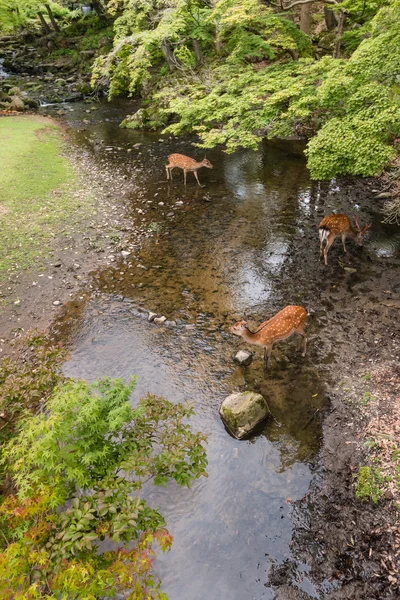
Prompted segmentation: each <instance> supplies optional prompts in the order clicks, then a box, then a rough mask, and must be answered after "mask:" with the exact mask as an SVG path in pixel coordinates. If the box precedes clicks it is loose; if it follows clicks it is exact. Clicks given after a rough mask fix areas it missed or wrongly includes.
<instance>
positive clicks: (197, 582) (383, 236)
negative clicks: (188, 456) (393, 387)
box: [61, 105, 399, 600]
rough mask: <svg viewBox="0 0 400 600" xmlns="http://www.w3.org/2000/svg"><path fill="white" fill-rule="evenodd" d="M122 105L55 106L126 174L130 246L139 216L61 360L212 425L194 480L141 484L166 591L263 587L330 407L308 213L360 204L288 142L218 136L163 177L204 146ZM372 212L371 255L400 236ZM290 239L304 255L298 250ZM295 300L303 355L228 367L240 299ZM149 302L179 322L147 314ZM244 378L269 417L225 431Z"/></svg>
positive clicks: (236, 594)
mask: <svg viewBox="0 0 400 600" xmlns="http://www.w3.org/2000/svg"><path fill="white" fill-rule="evenodd" d="M80 111H81V112H80ZM125 113H126V109H124V107H123V106H122V107H119V106H118V105H114V106H113V107H110V106H100V107H99V108H98V110H97V111H96V112H95V114H94V111H93V112H92V113H91V114H90V115H87V114H86V113H85V112H83V109H82V108H81V109H79V108H78V107H75V111H74V112H70V113H69V114H68V115H67V116H66V117H65V118H66V120H67V123H68V126H69V127H70V129H71V132H72V135H73V136H74V139H75V141H76V143H77V144H79V145H80V146H81V147H82V148H83V149H84V150H85V151H86V152H89V153H90V154H91V155H92V156H93V160H95V161H98V164H99V165H100V166H101V165H102V164H107V168H108V169H110V170H111V171H112V169H113V168H115V169H116V170H118V172H119V174H120V175H121V173H122V175H123V176H125V177H128V178H129V179H131V181H132V191H131V193H130V195H129V197H128V198H125V200H124V207H123V210H124V211H125V214H126V215H127V217H128V219H129V221H130V223H131V230H128V231H126V232H124V235H125V237H126V240H127V241H128V242H129V240H131V241H132V244H131V247H132V248H135V247H136V246H135V244H136V242H135V238H134V231H135V229H136V228H140V229H141V231H142V232H144V233H146V232H147V234H148V235H149V237H148V238H146V237H145V238H144V243H143V244H142V246H141V247H140V248H139V247H137V250H136V251H132V252H131V254H130V255H129V256H128V257H127V258H125V259H123V258H119V257H118V258H117V260H115V261H113V262H112V264H110V266H109V267H108V268H105V269H104V271H102V272H100V273H97V274H96V276H95V278H94V281H95V282H96V289H95V291H94V292H93V293H92V294H90V295H89V296H88V297H87V298H85V300H84V301H82V302H80V303H77V304H76V307H75V311H74V310H73V308H70V310H71V311H72V312H71V313H70V314H68V312H67V314H66V315H65V317H64V321H63V324H62V325H61V327H64V331H65V332H67V331H68V337H69V343H70V346H71V358H70V360H69V362H68V363H67V365H66V368H65V371H66V374H67V375H70V376H73V377H81V378H85V379H88V380H94V379H96V378H98V377H101V376H104V375H108V376H111V377H125V378H129V376H130V375H132V374H134V375H137V376H138V382H137V386H136V390H135V392H134V395H133V398H132V401H133V402H136V401H137V399H138V398H139V397H140V396H142V395H144V394H146V393H147V392H153V393H155V394H159V395H163V396H166V397H167V398H168V399H170V400H171V401H181V400H186V399H187V400H189V401H191V402H192V403H193V404H194V406H195V410H196V415H195V417H194V418H193V427H194V428H196V429H198V430H201V431H202V432H204V433H207V434H208V435H209V438H208V459H209V466H208V478H201V479H200V480H198V481H196V482H195V483H194V485H193V486H192V488H191V489H181V488H178V487H177V486H176V485H175V484H172V483H171V484H169V485H168V486H167V487H166V488H152V489H151V488H149V489H148V490H147V492H146V493H147V498H148V500H149V502H150V503H151V504H152V505H154V506H159V507H160V509H161V512H162V514H163V515H164V516H165V518H166V520H167V524H168V528H169V530H170V532H171V533H172V535H173V536H174V544H173V547H172V550H171V551H170V552H169V553H168V554H167V555H163V556H160V557H159V558H158V559H157V561H156V563H155V569H156V572H157V574H158V575H159V576H160V577H161V579H162V581H163V589H164V590H165V592H166V593H167V594H168V596H169V598H170V599H171V600H197V599H200V598H207V599H209V600H220V599H222V598H229V599H230V600H243V599H246V600H248V599H257V600H259V599H261V598H262V599H273V598H276V590H275V588H274V587H273V586H272V585H271V584H270V583H269V576H270V573H271V569H273V568H274V567H276V566H279V565H281V564H282V563H283V562H284V561H286V560H289V559H292V555H291V537H292V531H293V527H294V521H293V508H292V506H293V502H295V501H296V500H298V499H300V498H302V497H303V496H304V495H305V494H306V493H307V490H308V488H309V485H310V481H311V479H312V478H313V477H315V476H317V475H318V462H317V453H318V449H319V447H320V442H321V435H322V434H321V432H322V419H323V414H324V411H325V410H326V408H327V399H326V396H325V389H326V387H325V386H326V381H327V378H328V377H329V365H330V361H331V359H332V352H333V350H332V347H331V346H330V345H329V344H328V345H326V344H325V345H324V344H320V343H319V341H318V336H319V331H320V328H321V327H322V323H323V320H324V319H326V312H327V304H328V300H327V299H326V298H325V299H324V298H323V297H321V293H320V290H321V289H322V290H325V291H326V290H330V292H332V288H331V287H330V286H331V284H330V283H329V282H328V281H327V278H326V276H325V273H326V271H324V268H323V266H322V265H320V264H319V263H318V236H317V233H316V231H317V230H316V225H317V224H318V222H319V220H320V218H321V217H322V216H323V215H324V214H327V211H328V210H330V209H336V210H339V211H340V210H344V209H350V210H356V211H357V210H358V205H357V202H358V201H357V198H356V197H351V196H350V195H349V194H350V192H349V189H346V188H345V187H343V186H342V187H339V186H338V185H337V184H336V183H335V182H331V183H330V184H326V186H325V187H321V186H320V185H317V184H311V183H310V180H309V176H308V172H307V169H306V166H305V161H304V157H303V154H302V149H303V146H302V144H300V143H298V142H279V143H278V142H276V143H273V142H269V143H265V144H264V145H263V146H262V147H261V148H260V150H259V151H258V152H250V151H239V152H236V153H235V154H233V155H226V154H224V153H223V152H222V150H220V149H214V150H213V151H212V152H207V158H208V159H209V160H210V161H211V162H212V163H213V165H214V169H213V170H206V169H202V170H201V171H199V178H200V181H201V182H202V184H203V186H204V187H202V188H199V187H198V186H197V184H196V181H195V179H194V177H193V176H192V175H189V176H188V186H187V188H186V189H185V188H184V186H183V177H182V174H178V173H177V172H175V173H176V174H175V176H174V181H173V182H171V183H167V181H166V179H165V170H164V165H165V164H166V158H167V156H168V154H169V153H171V152H181V153H184V154H188V155H191V156H198V157H202V152H201V151H199V150H198V149H196V148H195V147H194V146H193V143H192V142H193V140H192V139H181V140H174V139H171V138H166V137H162V136H161V137H160V135H159V134H146V135H145V134H139V133H135V132H132V131H127V130H121V129H119V127H118V123H119V122H120V121H121V118H122V116H123V115H124V114H125ZM83 119H85V121H86V122H85V124H84V125H83ZM138 144H140V145H138ZM116 202H117V199H116ZM370 216H372V219H373V221H374V226H375V228H374V232H375V233H374V237H373V239H372V240H371V243H370V253H372V255H373V256H376V257H378V256H389V257H390V256H393V255H394V253H395V252H396V251H397V248H398V245H399V240H394V241H393V237H390V236H388V235H387V230H386V228H385V226H384V225H382V224H381V223H380V218H379V216H378V215H374V214H370ZM310 240H311V241H310ZM336 243H337V244H338V242H336ZM350 244H351V243H350ZM297 252H298V253H299V255H302V256H304V257H305V259H304V261H300V262H299V261H297V262H296V261H294V256H296V253H297ZM335 253H336V254H338V249H336V250H332V251H331V254H332V256H331V259H332V260H333V256H335ZM355 254H356V252H355ZM356 256H357V260H359V261H361V264H362V265H363V268H362V269H361V272H360V273H357V274H355V275H354V274H353V275H352V276H351V277H352V282H353V283H352V284H350V280H349V274H348V273H346V272H344V271H343V270H340V271H341V272H340V274H339V275H336V279H338V281H339V283H340V285H339V286H338V287H339V288H340V289H341V290H342V293H343V294H344V293H345V292H346V291H349V290H350V291H351V286H352V285H364V284H365V281H366V280H368V278H369V277H370V275H371V273H370V271H369V267H368V264H369V263H368V257H366V256H365V255H363V254H362V253H358V254H356ZM334 260H335V261H336V260H337V258H335V259H334ZM307 261H309V263H308V264H307ZM334 287H335V288H336V286H334ZM332 293H335V291H333V292H332ZM339 293H340V292H339ZM354 293H355V292H354ZM350 295H351V294H350ZM297 303H298V304H304V305H305V306H306V307H307V309H309V310H310V312H311V313H313V316H311V317H310V323H309V334H310V338H311V340H310V344H309V353H308V355H307V357H306V358H305V359H303V358H301V356H300V354H299V353H298V352H297V348H296V343H297V340H289V341H288V342H284V343H282V344H280V345H279V346H278V347H277V349H276V350H274V358H273V359H272V367H271V371H270V372H269V374H268V376H267V377H266V376H265V373H264V369H263V363H262V356H261V352H258V351H256V356H255V359H254V361H253V363H252V364H251V365H250V366H249V367H239V366H237V365H235V363H234V362H233V356H234V354H235V353H236V351H237V350H238V349H239V348H241V347H245V344H243V343H242V341H241V340H240V339H237V338H235V337H234V336H232V335H230V334H229V333H228V332H227V326H228V325H229V324H230V323H232V322H233V321H234V320H236V319H237V318H238V317H240V315H241V313H242V312H243V310H246V311H247V312H248V313H249V314H250V315H251V316H252V318H253V320H254V324H255V323H257V322H260V321H261V320H264V319H265V318H267V317H268V316H272V314H274V312H276V311H277V310H279V309H280V308H282V307H283V306H285V305H286V304H297ZM148 311H153V312H157V313H159V314H163V315H165V316H166V317H167V319H168V320H169V321H174V322H175V323H172V324H168V323H167V324H165V325H163V326H159V325H155V324H152V323H149V322H148V321H147V312H148ZM245 389H248V390H255V391H261V392H262V393H263V394H264V395H265V397H266V398H267V399H268V402H269V405H270V408H271V412H272V415H271V417H270V418H269V419H268V420H267V421H266V422H265V424H264V426H263V427H262V428H261V429H260V430H259V431H258V432H257V434H256V435H254V436H252V437H251V438H250V439H248V440H243V441H237V440H235V439H233V438H232V437H231V436H230V435H229V434H228V433H227V431H226V430H225V428H224V426H223V424H222V422H221V420H220V417H219V414H218V409H219V406H220V403H221V401H222V400H223V399H224V397H225V396H226V395H227V394H229V393H230V392H232V391H235V390H245ZM297 565H298V568H297V572H296V573H295V574H294V576H293V582H292V583H293V585H295V586H297V587H299V588H301V589H303V590H304V591H306V592H307V593H308V594H309V595H310V596H311V597H315V598H319V597H320V593H321V589H322V588H321V587H316V586H315V585H314V584H313V583H312V582H311V581H310V580H309V579H308V578H307V571H308V567H307V565H303V564H301V563H297ZM329 585H330V583H329V582H324V583H323V586H322V587H323V588H324V589H327V587H329Z"/></svg>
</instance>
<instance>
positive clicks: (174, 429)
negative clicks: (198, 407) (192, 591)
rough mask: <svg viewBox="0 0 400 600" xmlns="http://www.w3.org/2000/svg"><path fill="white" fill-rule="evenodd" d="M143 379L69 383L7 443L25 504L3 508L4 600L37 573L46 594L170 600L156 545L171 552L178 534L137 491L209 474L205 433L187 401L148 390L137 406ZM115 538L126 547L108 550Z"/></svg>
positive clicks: (0, 587) (0, 573) (16, 501)
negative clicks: (103, 547)
mask: <svg viewBox="0 0 400 600" xmlns="http://www.w3.org/2000/svg"><path fill="white" fill-rule="evenodd" d="M134 383H135V380H134V379H132V380H131V382H130V383H128V384H126V383H125V382H123V381H122V380H118V379H117V380H111V379H102V380H100V381H98V382H95V383H93V384H88V383H86V382H84V381H76V382H73V381H67V382H66V383H65V384H64V385H63V386H62V387H61V388H60V389H58V390H56V392H55V393H54V395H53V396H52V397H51V398H49V400H48V401H47V405H46V411H44V412H42V413H40V414H38V415H36V416H31V417H28V418H27V419H26V420H25V421H24V422H23V424H22V426H21V431H20V433H19V435H18V436H17V437H15V438H14V439H13V440H12V442H10V443H9V444H8V446H7V448H6V450H5V457H6V459H7V460H8V461H9V463H10V467H11V473H12V475H13V477H14V481H15V484H16V487H17V490H18V498H9V499H7V500H6V501H5V502H3V504H2V505H0V524H2V523H3V524H5V526H6V527H5V531H7V534H6V536H5V539H6V540H8V541H7V543H6V544H4V540H3V552H2V553H0V595H1V596H2V597H4V598H8V597H10V598H11V597H14V596H9V593H11V594H14V592H15V591H16V590H18V591H19V592H20V591H23V593H25V594H30V593H31V573H32V572H35V574H36V575H35V577H36V581H35V584H36V585H37V589H38V590H40V592H38V593H40V594H42V595H37V596H35V597H38V598H55V597H65V598H73V597H76V593H77V591H79V593H80V594H81V596H80V597H83V595H84V597H85V598H96V597H99V596H101V597H104V596H109V597H111V596H114V595H115V594H116V593H117V592H118V591H123V592H124V593H126V592H127V590H131V589H134V592H132V593H133V595H132V596H131V597H132V598H140V597H144V596H143V594H144V590H147V592H146V593H147V595H146V598H148V599H149V600H150V599H154V600H159V599H162V598H165V595H164V594H162V593H161V592H160V589H159V588H160V582H158V581H156V580H155V578H154V576H153V575H152V561H153V558H154V556H155V551H154V549H153V543H154V542H158V543H159V545H160V547H161V549H162V550H163V551H166V550H168V549H169V548H170V546H171V543H172V538H171V536H170V535H169V534H168V532H166V531H165V529H164V527H165V520H164V518H163V516H162V515H161V514H160V513H159V512H158V510H156V509H153V508H151V507H150V506H148V504H147V503H146V501H145V500H144V499H142V498H140V497H139V496H138V493H139V491H140V489H141V488H142V485H143V484H144V482H146V481H149V480H150V479H152V480H153V482H154V483H155V484H156V485H158V484H166V483H167V482H168V481H170V480H175V481H176V482H177V483H178V484H180V485H182V486H189V485H190V483H191V482H192V481H193V479H195V478H197V477H200V476H201V475H203V474H204V471H205V468H206V465H207V458H206V453H205V449H204V442H205V441H206V436H204V435H202V434H200V433H194V432H193V431H192V430H191V427H190V425H189V423H188V421H187V420H188V418H190V416H191V415H192V414H193V408H192V407H191V406H189V405H188V404H182V403H178V404H173V403H171V402H169V401H167V400H165V399H164V398H159V397H156V396H154V395H151V394H149V395H148V396H147V397H146V398H143V399H141V400H140V402H139V404H138V406H137V407H136V408H132V407H131V404H130V395H131V392H132V390H133V387H134ZM106 539H107V540H109V541H111V542H113V543H115V544H118V545H119V546H120V548H119V549H118V550H114V551H108V552H101V551H100V544H101V542H102V541H104V540H106ZM2 594H3V595H2ZM7 594H8V595H7ZM26 597H29V596H28V595H27V596H26Z"/></svg>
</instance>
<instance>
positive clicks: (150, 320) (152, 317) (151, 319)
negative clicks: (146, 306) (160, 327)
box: [147, 312, 157, 323]
mask: <svg viewBox="0 0 400 600" xmlns="http://www.w3.org/2000/svg"><path fill="white" fill-rule="evenodd" d="M156 316H157V313H153V312H149V314H148V315H147V320H148V321H149V322H150V323H151V322H152V321H154V319H155V318H156Z"/></svg>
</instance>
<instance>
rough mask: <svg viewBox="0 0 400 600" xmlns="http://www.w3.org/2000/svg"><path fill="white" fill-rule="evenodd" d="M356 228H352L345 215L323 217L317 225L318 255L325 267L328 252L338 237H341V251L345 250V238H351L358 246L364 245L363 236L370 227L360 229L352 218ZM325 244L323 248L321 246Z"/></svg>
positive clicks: (356, 220) (355, 219)
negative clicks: (322, 259)
mask: <svg viewBox="0 0 400 600" xmlns="http://www.w3.org/2000/svg"><path fill="white" fill-rule="evenodd" d="M354 222H355V224H356V228H354V227H353V225H352V224H351V221H350V219H349V217H348V216H347V215H329V216H327V217H324V218H323V219H322V221H321V223H320V224H319V241H320V246H319V255H320V256H323V257H324V262H325V265H327V264H328V252H329V248H330V247H331V246H332V244H333V242H334V241H335V239H336V238H337V236H338V235H341V236H342V243H343V250H344V251H345V252H347V250H346V238H347V237H348V238H352V239H353V240H355V241H356V242H357V244H358V245H359V246H362V245H363V243H364V236H365V234H366V233H367V231H368V229H369V228H370V227H371V225H365V227H361V226H360V223H359V222H358V219H357V217H354ZM324 242H325V248H324V247H323V244H324Z"/></svg>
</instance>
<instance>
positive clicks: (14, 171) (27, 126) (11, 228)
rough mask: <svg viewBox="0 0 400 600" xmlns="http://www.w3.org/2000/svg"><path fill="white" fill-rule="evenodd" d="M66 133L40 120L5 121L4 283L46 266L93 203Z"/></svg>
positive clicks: (0, 215) (0, 254) (0, 212)
mask: <svg viewBox="0 0 400 600" xmlns="http://www.w3.org/2000/svg"><path fill="white" fill-rule="evenodd" d="M64 150H65V141H64V136H63V132H62V130H61V128H60V127H58V126H57V125H56V124H55V123H54V122H53V121H51V120H50V119H47V118H45V117H40V116H18V117H4V118H0V165H1V168H0V280H1V279H3V280H4V279H5V278H6V277H7V274H8V273H10V272H12V271H15V270H19V269H23V268H28V267H31V266H33V265H35V266H37V267H38V266H39V267H40V262H41V260H42V259H43V258H44V257H46V256H48V255H49V254H51V251H52V249H53V248H54V244H55V240H56V239H57V236H60V235H61V234H62V235H63V236H65V235H66V236H69V235H72V233H73V229H74V226H75V224H76V223H77V222H78V221H79V219H80V218H81V217H82V214H83V208H84V205H85V204H87V202H88V201H87V200H86V199H84V200H82V199H81V197H80V194H78V193H77V177H76V174H75V173H74V169H73V167H72V164H71V163H70V162H69V161H68V160H67V158H66V157H65V156H64V155H63V151H64Z"/></svg>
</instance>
